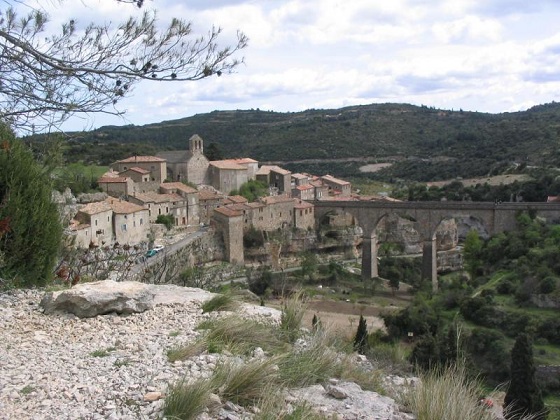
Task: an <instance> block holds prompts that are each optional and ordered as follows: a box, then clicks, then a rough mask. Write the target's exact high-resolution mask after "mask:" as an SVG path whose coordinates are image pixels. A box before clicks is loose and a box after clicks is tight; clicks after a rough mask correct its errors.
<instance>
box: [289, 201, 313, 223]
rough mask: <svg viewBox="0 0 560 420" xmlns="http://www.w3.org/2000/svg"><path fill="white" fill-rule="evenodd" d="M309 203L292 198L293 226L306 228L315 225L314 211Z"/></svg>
mask: <svg viewBox="0 0 560 420" xmlns="http://www.w3.org/2000/svg"><path fill="white" fill-rule="evenodd" d="M314 208H315V207H314V206H313V204H311V203H308V202H306V201H302V200H297V199H296V200H294V222H293V224H294V227H296V228H298V229H303V230H308V229H313V228H314V227H315V212H314V211H313V210H314Z"/></svg>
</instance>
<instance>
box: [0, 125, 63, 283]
mask: <svg viewBox="0 0 560 420" xmlns="http://www.w3.org/2000/svg"><path fill="white" fill-rule="evenodd" d="M0 168H1V169H0V221H1V222H2V226H3V227H2V234H1V235H0V256H2V264H0V277H3V278H4V279H5V280H14V283H15V284H16V285H18V286H23V287H31V286H44V285H45V283H46V282H47V281H48V280H49V278H50V277H51V275H52V270H53V266H54V264H55V262H56V256H57V253H58V250H59V247H60V243H61V237H62V227H61V224H60V220H59V213H58V209H57V206H56V204H55V203H54V202H53V201H52V197H51V195H52V181H51V173H50V171H49V170H48V169H47V168H45V166H43V165H41V164H40V163H39V162H37V161H36V160H35V158H34V157H33V154H32V153H31V151H30V150H29V149H28V148H27V147H26V146H25V145H24V144H23V143H22V142H21V141H19V140H16V139H15V138H14V136H13V134H12V133H11V132H10V130H9V129H8V128H7V127H5V126H3V125H2V124H1V123H0Z"/></svg>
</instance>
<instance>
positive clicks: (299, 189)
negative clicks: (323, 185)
mask: <svg viewBox="0 0 560 420" xmlns="http://www.w3.org/2000/svg"><path fill="white" fill-rule="evenodd" d="M292 197H294V198H299V199H300V200H314V199H315V187H314V186H313V185H311V184H306V185H297V186H295V187H294V188H292Z"/></svg>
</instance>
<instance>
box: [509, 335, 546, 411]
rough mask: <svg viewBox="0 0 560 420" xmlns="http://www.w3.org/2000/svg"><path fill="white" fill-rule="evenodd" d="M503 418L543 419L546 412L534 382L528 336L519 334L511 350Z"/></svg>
mask: <svg viewBox="0 0 560 420" xmlns="http://www.w3.org/2000/svg"><path fill="white" fill-rule="evenodd" d="M504 416H505V417H506V418H507V419H508V420H518V419H522V418H523V417H524V416H531V418H532V419H537V420H541V419H545V418H546V411H545V407H544V402H543V399H542V395H541V392H540V390H539V388H538V386H537V383H536V380H535V364H534V360H533V346H532V343H531V340H530V338H529V336H528V335H527V334H525V333H523V334H520V335H519V336H518V337H517V339H516V340H515V344H514V345H513V349H512V350H511V380H510V384H509V388H508V391H507V393H506V397H505V400H504Z"/></svg>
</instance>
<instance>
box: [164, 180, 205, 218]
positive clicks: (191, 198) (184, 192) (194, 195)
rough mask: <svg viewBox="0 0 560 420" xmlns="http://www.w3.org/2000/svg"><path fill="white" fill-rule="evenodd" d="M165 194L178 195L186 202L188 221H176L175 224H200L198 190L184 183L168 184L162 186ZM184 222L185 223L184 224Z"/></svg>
mask: <svg viewBox="0 0 560 420" xmlns="http://www.w3.org/2000/svg"><path fill="white" fill-rule="evenodd" d="M160 191H161V193H163V194H178V195H180V196H181V197H183V198H184V199H185V201H186V221H185V220H179V219H175V224H176V225H179V224H185V223H186V224H188V225H198V224H199V223H200V201H199V192H198V190H196V189H194V188H192V187H189V186H188V185H185V184H183V183H182V182H166V183H163V184H161V186H160ZM183 222H184V223H183Z"/></svg>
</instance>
